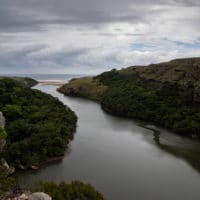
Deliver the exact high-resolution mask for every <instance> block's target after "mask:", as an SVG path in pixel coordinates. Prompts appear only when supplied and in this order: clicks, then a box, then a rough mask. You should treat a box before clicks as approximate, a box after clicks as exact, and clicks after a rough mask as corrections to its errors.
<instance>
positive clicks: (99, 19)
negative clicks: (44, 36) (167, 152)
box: [0, 0, 200, 31]
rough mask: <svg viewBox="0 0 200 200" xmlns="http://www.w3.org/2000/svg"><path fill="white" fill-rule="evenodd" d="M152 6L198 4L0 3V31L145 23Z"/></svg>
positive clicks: (192, 2) (127, 0) (117, 0)
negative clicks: (61, 25)
mask: <svg viewBox="0 0 200 200" xmlns="http://www.w3.org/2000/svg"><path fill="white" fill-rule="evenodd" d="M154 5H172V6H173V5H177V6H178V5H180V6H181V5H185V6H199V5H200V3H198V1H196V0H170V1H164V0H123V1H121V0H101V1H98V0H73V1H72V0H58V1H57V0H42V1H41V0H14V1H13V0H1V7H0V30H1V31H15V30H16V31H20V30H21V31H32V30H34V29H40V28H41V26H42V25H45V24H76V23H78V24H87V25H94V24H96V25H99V24H102V23H111V22H131V23H138V22H148V21H149V15H151V14H152V12H154V11H152V10H151V9H150V8H151V7H152V6H154ZM156 12H158V10H157V11H156Z"/></svg>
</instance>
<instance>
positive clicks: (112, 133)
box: [17, 84, 200, 200]
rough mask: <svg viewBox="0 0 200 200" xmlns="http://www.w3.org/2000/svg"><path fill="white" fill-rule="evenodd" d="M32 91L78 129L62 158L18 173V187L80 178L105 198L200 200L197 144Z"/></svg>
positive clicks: (86, 104) (85, 103)
mask: <svg viewBox="0 0 200 200" xmlns="http://www.w3.org/2000/svg"><path fill="white" fill-rule="evenodd" d="M35 88H36V89H39V90H41V91H43V92H46V93H49V94H51V95H53V96H55V97H57V98H59V99H60V100H61V101H62V102H63V103H64V104H67V105H68V106H69V107H70V108H71V109H72V110H74V111H75V112H76V114H77V116H78V124H77V125H78V127H77V131H76V133H75V137H74V140H73V141H72V142H71V144H70V148H69V150H68V151H67V152H66V155H65V157H64V159H63V160H62V161H60V162H56V163H54V164H52V165H48V166H45V167H44V168H42V169H40V170H38V171H26V172H21V173H19V174H18V176H17V178H18V181H19V182H20V184H21V185H25V186H27V185H28V186H30V185H33V184H34V183H35V182H37V181H39V180H53V181H58V182H59V181H62V180H64V181H66V182H69V181H71V180H81V181H84V182H87V183H91V184H92V185H94V186H95V187H96V189H97V190H99V191H100V192H102V193H103V195H104V196H105V198H106V200H147V199H150V200H199V199H200V173H199V168H200V163H199V161H200V148H199V143H198V142H195V141H192V140H190V139H187V138H184V137H181V136H178V135H175V134H173V133H170V132H168V131H166V130H163V129H159V128H156V127H153V126H150V127H151V128H152V127H153V128H154V129H157V130H159V131H160V134H159V133H158V132H153V131H151V130H149V129H146V128H143V127H141V126H139V125H138V123H137V122H134V121H133V120H129V119H123V118H119V117H114V116H111V115H108V114H106V113H105V112H104V111H102V110H101V107H100V105H98V104H97V103H95V102H92V101H89V100H84V99H80V98H72V97H65V96H63V95H62V94H59V93H58V92H57V91H56V86H51V85H42V84H38V85H37V86H36V87H35Z"/></svg>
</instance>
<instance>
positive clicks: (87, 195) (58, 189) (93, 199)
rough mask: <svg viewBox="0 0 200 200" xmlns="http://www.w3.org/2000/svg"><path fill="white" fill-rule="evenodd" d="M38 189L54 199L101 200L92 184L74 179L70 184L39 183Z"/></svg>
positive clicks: (101, 197)
mask: <svg viewBox="0 0 200 200" xmlns="http://www.w3.org/2000/svg"><path fill="white" fill-rule="evenodd" d="M38 191H42V192H45V193H47V194H49V195H50V196H51V197H52V198H53V199H54V200H64V199H66V200H75V199H77V200H78V199H80V200H103V199H104V198H103V196H102V195H101V194H100V193H99V192H97V191H96V190H95V189H94V187H93V186H91V185H89V184H84V183H82V182H80V181H74V182H72V183H71V184H66V183H64V182H61V183H60V184H56V183H53V182H46V183H41V184H40V185H39V187H38Z"/></svg>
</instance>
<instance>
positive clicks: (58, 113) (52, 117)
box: [0, 78, 77, 167]
mask: <svg viewBox="0 0 200 200" xmlns="http://www.w3.org/2000/svg"><path fill="white" fill-rule="evenodd" d="M0 110H1V111H2V112H3V113H4V115H5V118H6V127H5V129H6V132H7V145H6V149H5V151H4V154H5V155H4V156H5V158H6V160H7V161H8V163H10V164H12V165H14V166H15V167H19V166H24V167H31V166H32V165H39V164H40V163H41V162H44V161H46V160H48V159H49V158H51V157H59V156H63V154H64V152H65V148H66V145H67V144H68V142H69V140H70V139H72V137H73V133H74V131H75V128H76V120H77V118H76V116H75V114H74V112H72V111H71V110H70V109H69V108H68V107H66V106H65V105H64V104H63V103H61V102H60V101H59V100H58V99H56V98H54V97H52V96H50V95H48V94H44V93H42V92H40V91H38V90H33V89H31V88H29V87H28V86H27V85H26V84H21V83H19V81H16V80H12V79H9V78H1V79H0ZM2 132H3V130H1V135H4V133H2Z"/></svg>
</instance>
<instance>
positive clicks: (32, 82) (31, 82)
mask: <svg viewBox="0 0 200 200" xmlns="http://www.w3.org/2000/svg"><path fill="white" fill-rule="evenodd" d="M5 78H7V77H2V76H1V77H0V80H2V79H5ZM10 79H12V80H15V81H17V82H19V83H20V84H22V85H26V86H29V87H33V86H34V85H36V84H37V81H36V80H34V79H32V78H29V77H10Z"/></svg>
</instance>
